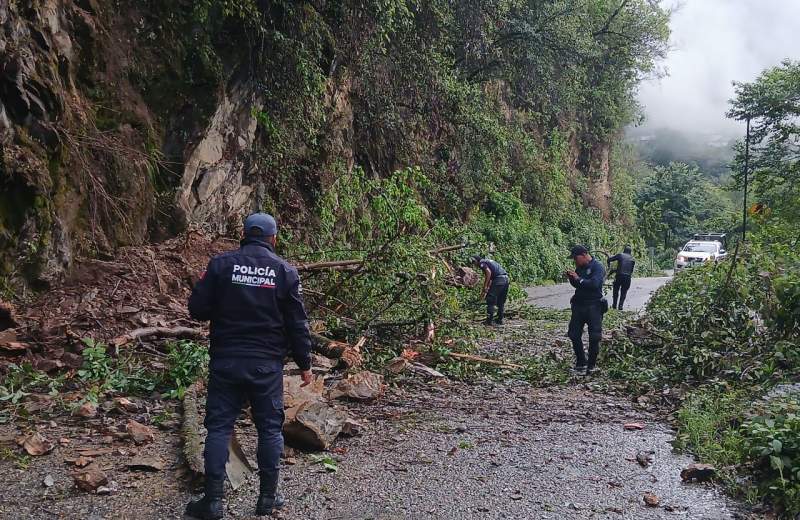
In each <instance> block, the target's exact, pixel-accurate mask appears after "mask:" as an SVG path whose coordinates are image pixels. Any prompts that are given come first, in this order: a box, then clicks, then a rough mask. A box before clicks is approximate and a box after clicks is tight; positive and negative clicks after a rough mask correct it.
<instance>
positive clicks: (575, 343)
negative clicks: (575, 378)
mask: <svg viewBox="0 0 800 520" xmlns="http://www.w3.org/2000/svg"><path fill="white" fill-rule="evenodd" d="M570 258H572V259H573V260H574V261H575V270H574V271H572V270H569V271H566V272H565V274H566V275H567V278H568V279H569V283H570V284H571V285H572V286H573V287H574V288H575V295H574V296H573V297H572V299H571V300H570V303H571V304H572V318H571V319H570V320H569V331H568V333H567V335H568V336H569V339H570V340H571V341H572V348H573V349H574V350H575V372H576V373H579V374H582V373H586V375H589V374H591V373H592V372H594V371H595V367H596V365H597V356H598V354H599V353H600V340H601V339H602V337H603V314H604V313H605V311H606V310H608V302H607V301H606V299H605V298H604V297H603V281H604V280H605V278H606V271H605V268H604V267H603V264H601V263H600V262H598V261H597V260H595V259H594V258H592V256H591V255H590V254H589V250H588V249H586V247H584V246H575V247H573V248H572V250H571V251H570ZM584 325H588V327H589V360H588V364H587V360H586V354H585V352H584V350H583V338H582V336H583V327H584Z"/></svg>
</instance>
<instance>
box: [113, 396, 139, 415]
mask: <svg viewBox="0 0 800 520" xmlns="http://www.w3.org/2000/svg"><path fill="white" fill-rule="evenodd" d="M114 407H115V408H116V409H117V410H120V411H122V412H128V413H136V412H138V411H139V405H137V404H136V403H134V402H133V401H131V400H130V399H127V398H125V397H117V398H115V399H114Z"/></svg>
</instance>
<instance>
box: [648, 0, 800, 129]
mask: <svg viewBox="0 0 800 520" xmlns="http://www.w3.org/2000/svg"><path fill="white" fill-rule="evenodd" d="M674 3H675V0H666V5H672V4H674ZM671 28H672V36H671V44H672V47H673V48H672V50H671V51H670V53H669V56H668V57H667V60H666V62H665V63H664V64H663V65H664V66H665V68H666V70H667V72H668V74H669V76H668V77H665V78H662V79H660V80H651V81H647V82H645V83H644V84H643V85H642V86H641V87H640V91H639V101H640V102H641V103H642V105H644V107H645V113H646V115H647V121H646V123H645V126H646V127H648V128H656V127H664V126H666V127H670V128H675V129H689V130H692V131H700V132H723V133H726V134H727V133H729V132H738V128H737V126H736V125H737V124H736V123H734V122H732V121H729V120H727V119H725V112H726V110H727V106H728V103H727V102H728V99H730V98H731V97H732V96H733V87H732V85H731V81H733V80H736V81H752V80H753V79H755V78H756V76H757V75H758V74H759V73H760V72H761V71H762V70H763V69H765V68H767V67H770V66H773V65H777V64H779V63H780V62H781V60H783V59H784V58H791V59H794V60H800V0H681V1H680V6H679V8H678V10H677V11H676V12H675V13H674V14H673V17H672V22H671Z"/></svg>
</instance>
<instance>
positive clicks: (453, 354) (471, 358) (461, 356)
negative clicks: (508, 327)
mask: <svg viewBox="0 0 800 520" xmlns="http://www.w3.org/2000/svg"><path fill="white" fill-rule="evenodd" d="M448 355H449V356H450V357H453V358H456V359H463V360H466V361H475V362H476V363H486V364H489V365H497V366H500V367H503V368H525V367H523V366H522V365H515V364H513V363H506V362H505V361H500V360H497V359H489V358H485V357H481V356H474V355H472V354H461V353H460V352H451V353H450V354H448Z"/></svg>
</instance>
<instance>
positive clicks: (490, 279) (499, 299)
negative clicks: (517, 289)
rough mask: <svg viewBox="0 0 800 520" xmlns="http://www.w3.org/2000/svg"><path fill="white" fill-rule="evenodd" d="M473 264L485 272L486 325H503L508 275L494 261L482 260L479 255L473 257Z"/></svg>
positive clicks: (483, 295) (482, 295) (482, 297)
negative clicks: (495, 316) (495, 312)
mask: <svg viewBox="0 0 800 520" xmlns="http://www.w3.org/2000/svg"><path fill="white" fill-rule="evenodd" d="M472 263H473V265H474V266H475V267H477V268H479V269H480V270H481V271H483V290H482V291H481V300H483V299H484V298H485V299H486V325H493V324H497V325H502V324H503V317H504V314H505V309H506V300H507V299H508V286H509V279H508V273H507V272H506V270H505V269H503V267H502V266H501V265H500V264H498V263H497V262H495V261H494V260H489V259H488V258H481V257H480V256H478V255H475V256H473V257H472ZM495 308H496V309H497V318H496V319H495V318H494V315H495V314H494V311H495Z"/></svg>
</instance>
